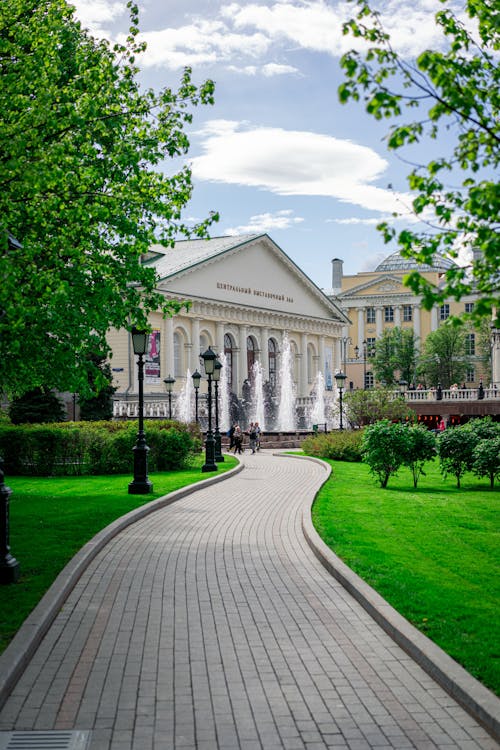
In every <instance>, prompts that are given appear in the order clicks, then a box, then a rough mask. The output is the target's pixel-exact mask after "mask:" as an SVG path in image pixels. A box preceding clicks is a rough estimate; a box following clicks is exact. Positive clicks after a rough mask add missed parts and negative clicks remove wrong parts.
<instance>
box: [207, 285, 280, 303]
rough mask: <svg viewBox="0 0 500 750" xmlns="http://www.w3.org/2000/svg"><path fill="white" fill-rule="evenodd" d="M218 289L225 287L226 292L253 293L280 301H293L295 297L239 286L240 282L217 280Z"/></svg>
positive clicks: (255, 295) (256, 295)
mask: <svg viewBox="0 0 500 750" xmlns="http://www.w3.org/2000/svg"><path fill="white" fill-rule="evenodd" d="M217 289H223V290H224V291H226V292H239V293H240V294H251V295H253V296H254V297H264V298H265V299H275V300H278V302H292V303H293V297H289V296H288V295H287V294H277V293H276V292H266V291H264V290H262V289H254V288H253V287H251V286H238V284H229V283H227V282H225V281H218V282H217Z"/></svg>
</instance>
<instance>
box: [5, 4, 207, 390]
mask: <svg viewBox="0 0 500 750" xmlns="http://www.w3.org/2000/svg"><path fill="white" fill-rule="evenodd" d="M128 7H129V10H130V27H129V33H128V37H127V39H126V40H125V41H124V42H123V43H118V44H115V45H114V46H113V47H111V45H110V43H109V42H108V41H106V40H102V41H97V40H95V39H94V38H92V37H91V36H90V35H89V33H88V32H87V31H85V30H83V29H82V27H81V25H80V24H79V23H78V22H77V21H76V20H75V19H74V8H73V7H72V6H71V5H70V4H69V3H67V2H66V0H47V2H43V3H34V2H32V0H4V2H3V3H1V4H0V82H1V86H0V108H1V111H2V123H1V125H0V147H1V148H0V151H1V154H2V156H1V158H0V187H1V189H0V216H1V217H2V218H1V220H0V277H1V278H2V284H1V286H0V357H1V359H2V378H1V382H0V391H4V392H7V393H9V394H10V395H21V394H22V393H23V392H25V391H27V390H32V389H33V388H35V387H37V386H40V385H44V386H46V387H50V388H54V389H55V390H58V391H70V392H78V393H80V394H82V395H84V396H86V395H91V394H90V390H91V389H90V386H89V379H88V372H89V371H90V372H92V373H93V375H94V377H95V378H96V379H97V381H99V379H100V378H101V375H100V373H99V370H98V369H97V368H96V367H95V364H94V363H93V361H92V359H91V358H89V356H88V354H89V352H95V351H98V352H101V353H102V354H103V355H104V354H108V353H109V346H108V344H107V341H106V333H107V331H108V330H109V329H110V328H111V327H115V328H121V327H123V326H128V325H130V324H131V323H135V324H137V325H139V326H145V325H147V319H148V315H147V314H148V311H151V310H161V311H162V312H163V313H164V314H165V315H167V314H171V313H172V312H173V311H176V310H179V309H180V307H181V306H182V305H181V303H180V302H178V301H168V300H166V299H165V297H164V296H163V295H162V294H160V293H159V292H158V291H157V289H156V282H157V279H156V275H155V271H154V269H153V268H152V267H151V266H150V265H148V264H147V263H145V262H141V260H142V259H144V258H145V257H146V256H145V254H146V253H147V252H148V250H149V249H150V247H151V245H152V244H154V243H160V244H162V245H166V246H168V245H172V244H173V242H174V240H175V238H176V237H178V236H179V235H185V236H189V235H190V234H194V235H195V236H197V237H198V236H199V237H202V236H206V234H207V228H208V226H209V225H210V223H211V222H212V221H213V220H215V219H216V218H217V216H216V214H211V216H210V217H209V218H208V219H206V220H205V221H203V222H201V223H200V224H199V225H197V226H195V227H194V228H192V229H189V227H188V226H187V225H186V224H185V223H184V222H183V220H182V212H183V210H184V207H185V206H186V204H187V202H188V201H189V199H190V197H191V192H192V183H191V173H190V170H189V168H188V167H181V168H180V169H179V171H177V172H174V171H173V170H171V169H169V170H168V171H167V170H164V162H165V160H166V159H169V158H172V159H173V158H178V157H179V156H182V155H183V154H186V153H187V151H188V149H189V141H188V138H187V135H186V133H185V127H186V126H189V125H190V123H191V122H192V110H193V108H194V107H196V106H197V105H199V104H210V103H212V102H213V91H214V84H213V82H212V81H210V80H209V81H206V82H205V83H203V84H202V85H201V86H199V87H196V86H195V85H194V84H193V82H192V80H191V71H190V69H186V70H185V71H184V74H183V76H182V79H181V80H180V82H179V87H178V89H177V90H172V89H170V88H164V89H163V90H161V91H159V92H155V91H153V90H152V89H144V88H142V87H141V85H140V83H139V79H138V72H139V71H138V67H137V65H136V63H135V57H136V55H137V54H138V53H139V52H141V51H142V50H143V49H144V45H143V44H141V43H138V42H137V34H138V11H137V6H136V5H135V4H134V3H133V1H132V0H130V1H129V3H128Z"/></svg>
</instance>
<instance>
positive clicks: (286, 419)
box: [277, 336, 297, 432]
mask: <svg viewBox="0 0 500 750" xmlns="http://www.w3.org/2000/svg"><path fill="white" fill-rule="evenodd" d="M292 365H293V360H292V348H291V346H290V341H289V339H288V336H285V337H284V338H283V347H282V352H281V362H280V399H279V408H278V424H277V429H278V430H279V431H280V432H293V431H294V430H295V429H296V427H297V425H296V416H295V388H294V384H293V379H292V372H293V368H292Z"/></svg>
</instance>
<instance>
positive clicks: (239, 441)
mask: <svg viewBox="0 0 500 750" xmlns="http://www.w3.org/2000/svg"><path fill="white" fill-rule="evenodd" d="M233 441H234V453H235V455H236V453H241V452H242V451H241V448H242V445H243V433H242V431H241V427H240V426H239V424H237V425H235V426H234V433H233Z"/></svg>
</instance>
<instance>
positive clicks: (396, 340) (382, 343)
mask: <svg viewBox="0 0 500 750" xmlns="http://www.w3.org/2000/svg"><path fill="white" fill-rule="evenodd" d="M417 356H418V353H417V338H416V336H415V333H414V331H413V329H411V328H400V327H399V326H395V327H394V328H386V329H385V330H384V331H383V332H382V335H381V336H380V337H379V338H378V339H377V341H376V345H375V359H374V360H373V369H374V372H375V377H376V379H377V380H378V381H379V382H382V383H385V384H386V385H397V383H398V381H399V380H405V381H406V382H407V383H411V382H413V381H414V380H415V372H416V368H417Z"/></svg>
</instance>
